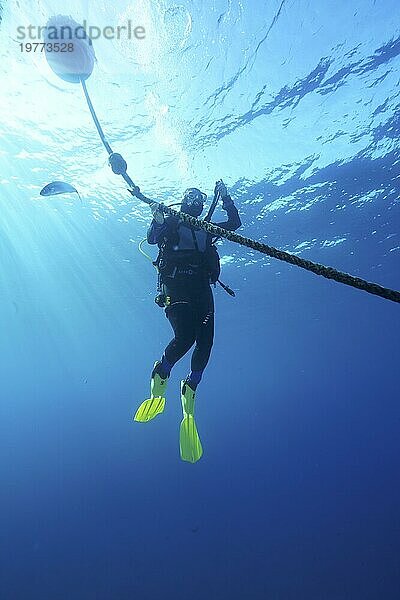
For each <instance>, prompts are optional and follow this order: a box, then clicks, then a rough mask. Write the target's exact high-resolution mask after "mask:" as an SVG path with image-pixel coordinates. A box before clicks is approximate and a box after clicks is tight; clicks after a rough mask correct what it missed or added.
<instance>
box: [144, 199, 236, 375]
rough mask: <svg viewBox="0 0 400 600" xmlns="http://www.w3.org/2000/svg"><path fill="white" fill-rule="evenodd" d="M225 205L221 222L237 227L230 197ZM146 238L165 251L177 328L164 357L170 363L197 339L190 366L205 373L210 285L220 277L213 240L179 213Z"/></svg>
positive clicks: (170, 311)
mask: <svg viewBox="0 0 400 600" xmlns="http://www.w3.org/2000/svg"><path fill="white" fill-rule="evenodd" d="M223 206H224V209H225V210H226V212H227V215H228V220H227V221H225V222H223V223H217V225H218V226H219V227H223V228H225V229H228V230H229V231H235V230H236V229H238V228H239V227H240V225H241V221H240V217H239V214H238V211H237V209H236V207H235V205H234V204H233V202H232V200H231V199H230V197H229V196H228V197H227V198H226V199H225V201H224V205H223ZM147 240H148V242H149V243H150V244H158V246H159V247H160V249H161V261H160V264H159V270H160V276H161V283H162V285H163V288H164V292H165V295H166V296H168V297H169V304H168V306H167V307H166V309H165V313H166V316H167V318H168V320H169V322H170V323H171V326H172V328H173V330H174V338H173V339H172V340H171V342H170V343H169V344H168V346H167V347H166V349H165V353H164V357H165V358H166V361H167V362H168V363H169V364H170V365H171V366H172V365H174V364H175V363H177V362H178V361H179V360H180V359H181V358H182V357H183V356H184V355H185V354H186V353H187V352H188V351H189V350H190V348H191V347H192V346H193V344H194V343H195V344H196V346H195V349H194V351H193V355H192V360H191V370H192V372H200V373H202V371H203V370H204V369H205V367H206V365H207V363H208V360H209V358H210V353H211V348H212V345H213V339H214V298H213V293H212V290H211V286H210V283H215V282H216V281H217V279H218V277H219V260H218V255H217V251H216V249H215V246H214V245H213V244H212V241H213V238H212V236H211V235H210V234H208V233H207V232H205V231H203V230H200V229H197V228H194V227H192V226H190V225H189V224H187V223H184V222H182V221H179V220H178V219H177V218H176V217H167V218H166V219H165V221H164V223H163V224H162V225H160V224H158V223H156V222H155V221H154V220H153V221H152V223H151V225H150V228H149V231H148V233H147ZM200 376H201V375H200Z"/></svg>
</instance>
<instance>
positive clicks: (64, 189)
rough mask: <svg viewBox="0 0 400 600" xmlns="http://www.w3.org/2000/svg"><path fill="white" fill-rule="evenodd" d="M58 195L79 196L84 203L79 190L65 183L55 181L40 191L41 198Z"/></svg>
mask: <svg viewBox="0 0 400 600" xmlns="http://www.w3.org/2000/svg"><path fill="white" fill-rule="evenodd" d="M58 194H78V197H79V200H80V201H81V202H82V199H81V197H80V195H79V192H78V190H77V189H76V188H74V187H73V186H72V185H70V184H69V183H64V182H63V181H53V182H52V183H48V184H47V185H45V186H44V188H43V189H42V190H40V195H41V196H57V195H58Z"/></svg>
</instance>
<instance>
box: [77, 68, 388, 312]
mask: <svg viewBox="0 0 400 600" xmlns="http://www.w3.org/2000/svg"><path fill="white" fill-rule="evenodd" d="M81 84H82V88H83V92H84V94H85V98H86V101H87V103H88V106H89V110H90V113H91V115H92V117H93V121H94V124H95V125H96V129H97V131H98V133H99V136H100V139H101V141H102V143H103V145H104V147H105V149H106V150H107V152H108V156H109V160H110V164H112V169H113V172H114V173H116V174H117V175H121V177H123V178H124V180H125V181H126V183H127V184H128V186H129V190H128V191H129V192H130V193H131V194H132V196H134V197H135V198H137V199H138V200H140V201H141V202H145V203H146V204H149V205H151V204H154V200H150V198H146V196H144V195H143V194H142V193H141V191H140V188H139V187H138V186H137V185H135V184H134V183H133V181H132V179H131V178H130V177H129V175H128V173H127V168H128V166H127V163H126V161H125V159H124V158H123V157H122V156H121V155H120V154H116V153H114V152H113V150H112V148H111V146H110V144H109V143H108V142H107V140H106V138H105V135H104V132H103V130H102V127H101V125H100V122H99V120H98V118H97V115H96V113H95V110H94V108H93V104H92V102H91V99H90V97H89V93H88V91H87V88H86V84H85V81H84V80H83V79H81ZM158 208H159V210H161V211H162V212H163V213H164V214H167V215H171V216H174V217H178V218H179V219H181V220H182V221H185V222H186V223H189V224H190V225H193V226H195V227H199V228H200V229H203V230H204V231H207V232H208V233H210V234H211V235H213V236H217V237H221V238H224V239H226V240H229V241H230V242H234V243H235V244H239V245H241V246H245V247H247V248H251V249H252V250H256V251H257V252H261V253H262V254H266V255H267V256H271V257H272V258H276V259H277V260H281V261H283V262H286V263H289V264H291V265H295V266H296V267H300V268H301V269H305V270H306V271H311V272H312V273H315V274H316V275H320V276H321V277H325V278H326V279H333V280H334V281H337V282H338V283H343V284H344V285H349V286H351V287H354V288H357V289H359V290H363V291H364V292H367V293H368V294H373V295H375V296H380V297H381V298H385V299H386V300H391V301H392V302H398V303H400V292H398V291H396V290H391V289H390V288H385V287H382V286H381V285H378V284H377V283H371V282H369V281H366V280H365V279H360V278H359V277H354V276H353V275H349V274H348V273H343V272H341V271H337V270H336V269H333V268H332V267H326V266H324V265H320V264H318V263H314V262H312V261H310V260H306V259H304V258H300V257H299V256H295V255H294V254H290V253H289V252H284V251H283V250H278V249H277V248H274V247H272V246H267V244H262V243H261V242H257V241H256V240H252V239H250V238H246V237H243V236H242V235H239V234H237V233H235V232H233V231H227V230H226V229H223V228H222V227H218V226H217V225H213V224H212V223H209V222H207V221H206V220H203V221H202V220H199V219H196V218H195V217H191V216H190V215H188V214H186V213H182V212H177V211H176V210H174V209H172V208H170V207H169V206H165V205H164V204H159V205H158Z"/></svg>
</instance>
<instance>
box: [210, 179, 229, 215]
mask: <svg viewBox="0 0 400 600" xmlns="http://www.w3.org/2000/svg"><path fill="white" fill-rule="evenodd" d="M214 194H219V195H220V197H221V198H222V208H223V209H224V210H229V208H230V207H231V206H233V200H232V198H231V197H230V196H229V194H228V190H227V187H226V185H225V183H224V182H223V181H222V179H220V180H219V181H217V183H216V184H215V189H214Z"/></svg>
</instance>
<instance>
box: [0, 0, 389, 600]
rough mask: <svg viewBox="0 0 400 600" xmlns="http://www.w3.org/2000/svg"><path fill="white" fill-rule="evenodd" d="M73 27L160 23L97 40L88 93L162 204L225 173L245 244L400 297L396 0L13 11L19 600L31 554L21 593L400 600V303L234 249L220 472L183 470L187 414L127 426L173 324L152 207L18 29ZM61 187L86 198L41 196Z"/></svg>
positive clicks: (52, 4)
mask: <svg viewBox="0 0 400 600" xmlns="http://www.w3.org/2000/svg"><path fill="white" fill-rule="evenodd" d="M66 11H67V12H68V14H71V15H72V16H73V18H74V19H76V20H78V21H82V20H83V19H86V20H87V21H88V22H89V23H94V24H98V25H101V26H105V25H108V24H110V25H114V26H115V25H117V24H119V25H122V24H124V23H126V21H127V20H128V19H130V20H132V22H133V23H135V24H137V25H141V26H144V27H145V28H146V32H147V35H146V39H145V40H141V41H139V40H137V41H132V42H130V43H128V42H126V41H123V40H119V41H118V40H114V41H111V40H109V41H105V40H98V41H96V42H94V47H95V52H96V56H97V64H96V67H95V71H94V73H93V75H92V77H91V78H90V79H89V81H88V89H89V92H90V94H91V97H92V100H93V102H94V105H95V107H96V110H97V112H98V116H99V118H100V121H101V123H102V124H103V127H104V130H105V133H106V135H107V138H108V139H109V141H110V143H111V145H112V146H113V148H114V150H115V151H118V152H121V153H122V154H123V155H124V156H125V158H126V159H127V161H128V165H129V169H128V170H129V174H130V176H131V177H132V179H133V180H134V181H135V183H137V184H138V185H140V187H141V189H142V191H143V192H144V193H145V194H146V195H148V196H150V197H152V198H154V199H158V200H163V201H172V200H174V201H178V200H179V199H180V197H181V194H182V191H183V190H184V189H185V188H186V187H188V186H191V185H196V186H198V187H200V188H201V189H203V190H205V191H206V192H207V193H208V195H209V197H212V193H213V188H214V183H215V181H216V180H217V179H219V178H221V177H222V178H223V179H224V180H225V181H226V183H227V185H228V186H229V188H230V190H231V192H232V196H233V197H234V199H235V202H236V204H237V206H238V207H239V210H240V214H241V218H242V221H243V228H242V232H243V234H244V235H246V236H248V237H251V238H254V239H259V240H262V241H264V242H266V243H268V244H270V245H273V246H276V247H278V248H281V249H284V250H288V251H290V252H294V253H297V254H299V255H301V256H304V257H305V258H307V259H311V260H315V261H317V262H321V263H324V264H328V265H331V266H333V267H335V268H337V269H340V270H344V271H347V272H351V273H353V274H355V275H357V276H360V277H363V278H366V279H369V280H373V281H376V282H377V283H380V284H382V285H386V286H388V287H392V288H395V289H399V288H400V280H399V272H400V269H399V267H400V259H399V257H400V238H399V235H400V233H399V231H400V230H399V224H400V212H399V191H400V184H399V181H400V144H399V136H400V128H399V123H400V121H399V114H400V112H399V110H400V100H399V94H400V87H399V77H400V75H399V73H400V70H399V65H400V56H399V55H400V29H399V22H400V19H399V18H400V8H399V3H398V2H397V1H394V0H393V1H392V0H385V1H384V2H377V1H366V0H365V1H359V2H351V3H349V2H345V1H344V0H341V1H339V2H338V1H335V2H333V1H330V0H326V1H324V2H323V3H322V2H319V3H312V2H309V1H303V0H299V1H297V2H295V1H294V0H292V1H289V0H283V1H279V0H278V1H273V2H265V3H260V2H256V1H255V0H252V1H251V2H247V3H246V2H237V1H234V0H225V1H222V0H215V1H212V2H208V3H207V4H206V3H205V2H193V1H186V2H184V1H182V2H178V3H174V2H163V1H161V0H154V1H151V2H150V1H149V0H138V1H136V2H124V1H122V0H118V1H117V2H106V1H105V0H98V1H96V2H88V1H86V2H84V1H81V2H77V1H76V0H72V1H71V2H69V3H68V7H67V8H66V7H65V3H64V2H61V1H60V0H51V1H50V0H49V1H47V2H44V1H39V0H33V1H32V2H30V3H24V2H21V1H16V0H10V1H9V2H3V10H2V13H1V14H2V22H1V25H0V55H1V62H0V73H1V82H2V86H1V93H0V114H1V119H0V185H1V188H0V194H1V196H0V202H1V211H2V212H1V220H0V246H1V254H0V256H1V258H0V260H1V272H2V285H1V290H0V307H1V312H0V322H1V330H2V334H1V335H2V339H1V346H0V356H1V361H2V364H1V374H2V377H1V381H2V384H3V387H2V398H3V400H2V405H1V409H0V417H1V425H0V427H1V435H2V439H3V441H4V442H3V444H4V448H3V450H2V451H1V455H2V456H1V461H2V462H1V468H2V473H3V480H4V481H5V489H6V493H5V496H4V500H3V505H4V506H3V510H2V515H3V517H5V523H4V527H3V530H5V531H6V534H7V539H9V540H11V541H10V542H9V547H10V552H7V551H3V559H4V560H3V564H4V565H5V567H4V573H3V574H4V577H5V581H6V589H7V590H9V589H10V590H11V589H13V583H12V582H15V581H16V580H17V579H18V573H19V572H20V570H21V568H22V567H21V565H22V564H24V565H25V568H26V569H27V581H26V582H25V583H24V582H21V581H20V582H19V585H20V587H19V588H18V590H19V591H17V592H16V595H15V598H24V599H25V598H30V597H32V598H36V597H39V596H37V595H29V594H32V593H33V592H32V587H29V581H33V582H34V583H35V584H36V585H37V589H42V590H43V589H45V590H46V594H45V595H46V597H60V598H64V597H65V598H71V597H74V598H80V597H82V598H85V600H86V599H89V598H92V597H93V598H96V599H99V598H100V599H102V598H104V599H106V598H107V599H109V598H111V597H118V598H121V599H122V598H128V597H129V598H130V597H132V596H131V595H130V594H131V593H132V592H135V593H137V594H139V595H138V597H140V598H141V599H147V598H151V599H152V600H153V599H154V598H161V597H166V596H165V595H163V594H165V593H166V594H167V595H168V594H169V596H168V597H175V598H177V600H179V599H180V598H181V597H182V598H183V597H187V595H190V597H191V598H193V599H194V600H197V598H198V599H200V598H205V597H207V598H210V600H213V599H214V598H215V599H217V598H218V600H219V599H220V598H225V597H230V598H236V597H238V598H239V597H240V598H242V597H244V596H246V595H248V597H250V598H253V599H255V600H258V598H260V599H261V598H265V597H266V593H268V592H270V594H271V596H270V597H271V598H282V599H285V600H287V599H290V598H296V600H297V599H298V598H303V597H304V598H306V597H307V598H310V599H313V598H315V599H316V600H317V599H318V600H320V599H321V598H326V599H329V600H331V599H332V600H333V599H336V598H340V600H342V599H344V598H351V599H352V600H354V599H356V600H358V598H360V600H361V599H362V600H367V599H371V600H375V599H376V598H383V597H385V598H386V599H389V600H391V599H392V598H393V599H394V598H397V596H396V595H393V594H394V592H393V590H394V587H395V583H396V582H397V583H398V567H397V571H396V565H395V557H396V555H398V552H397V551H396V549H395V546H396V544H397V545H398V540H397V542H396V538H395V537H394V533H395V531H396V528H395V527H394V525H393V521H394V519H395V513H396V510H397V509H396V506H398V503H399V501H400V498H399V492H398V489H397V487H396V486H397V483H396V482H397V479H398V469H399V464H398V456H399V452H398V451H399V445H398V423H399V418H400V415H399V409H398V406H397V405H398V401H396V402H395V400H396V398H397V399H398V378H397V376H396V373H397V369H398V358H399V354H398V335H399V333H400V331H399V317H398V311H397V306H394V305H390V303H385V302H384V301H383V300H380V299H377V298H370V297H368V296H366V295H365V294H363V293H361V292H356V291H353V290H350V289H347V288H344V287H343V286H340V285H338V284H333V283H331V282H327V281H321V280H320V279H319V278H318V277H315V276H313V275H310V274H307V273H303V272H301V271H299V270H298V269H295V268H291V267H288V266H287V265H282V264H280V263H277V262H276V261H273V260H270V259H268V258H266V257H262V256H260V255H257V254H256V253H253V252H250V251H248V250H246V249H243V248H240V247H237V246H234V245H232V244H229V243H224V244H223V245H221V247H220V252H221V256H222V262H223V264H224V268H223V279H224V280H226V281H227V283H229V285H231V286H232V287H233V288H234V289H235V290H236V291H237V292H238V294H237V298H236V300H235V301H232V300H231V299H230V298H229V297H228V296H226V295H225V294H223V292H222V291H221V290H218V291H217V292H216V300H217V317H218V319H217V336H216V345H215V348H214V353H213V359H212V361H211V363H210V366H209V368H208V371H207V376H206V377H205V381H204V384H203V385H202V388H201V395H200V393H199V397H200V398H201V400H199V411H200V412H199V419H200V423H201V429H202V432H204V433H203V436H204V445H205V448H206V452H205V457H204V460H203V461H202V463H201V464H200V465H199V469H198V470H196V471H191V472H188V470H187V469H183V470H182V465H181V464H180V463H179V461H178V454H177V449H176V429H177V423H178V420H179V403H178V402H176V403H172V402H171V405H170V406H171V408H170V412H169V413H168V414H166V415H165V420H164V422H160V423H157V424H154V427H153V429H146V431H143V430H142V429H140V428H139V429H140V430H138V429H137V428H134V429H132V424H131V423H130V422H129V419H130V415H131V412H132V409H133V406H135V405H136V404H137V401H138V399H142V397H143V394H146V393H147V385H148V384H147V377H148V373H149V370H150V368H151V365H152V362H153V361H154V359H155V358H157V357H158V355H159V354H160V353H161V351H162V349H163V347H164V345H165V343H166V341H167V340H168V338H169V335H170V333H169V329H168V323H167V322H166V319H165V318H164V317H163V315H162V313H161V312H157V309H156V308H155V307H154V305H153V300H152V298H153V295H154V285H155V283H154V272H153V270H152V268H151V265H150V266H149V265H148V264H147V263H146V262H145V261H144V260H142V257H141V256H140V254H139V253H138V251H137V243H138V242H139V240H140V239H142V237H144V235H145V232H146V227H147V225H148V223H149V211H148V208H147V207H146V206H142V205H140V204H139V203H138V202H137V201H132V200H131V198H130V196H129V194H127V192H126V191H125V188H124V185H123V182H122V181H120V180H119V178H118V177H116V176H114V175H113V174H112V173H111V172H110V169H109V167H108V165H107V156H106V153H105V151H104V149H103V147H102V146H101V143H100V140H99V138H98V136H97V132H96V130H95V128H94V125H93V123H92V121H91V118H90V114H89V111H88V109H87V106H86V104H85V101H84V98H83V95H82V93H81V90H80V88H79V86H74V85H72V84H67V83H64V82H62V81H61V80H58V79H56V77H55V76H54V75H53V74H52V72H51V71H50V70H49V68H48V66H47V64H46V62H45V58H44V56H43V55H40V54H37V55H32V54H27V53H21V52H20V49H19V46H18V41H17V40H16V28H17V27H18V26H20V25H25V26H27V25H29V24H39V25H42V24H44V23H45V22H46V21H47V19H48V18H49V17H50V16H52V15H54V14H57V13H65V12H66ZM57 179H60V180H63V181H66V182H69V183H70V184H72V185H74V186H75V187H76V188H77V189H78V190H79V192H80V194H81V196H82V200H83V202H82V204H81V203H80V202H79V199H77V198H76V197H73V196H59V197H54V198H50V199H49V198H41V197H40V196H39V191H40V189H41V188H42V187H43V186H44V185H45V184H46V183H48V182H50V181H53V180H57ZM222 214H223V213H222V212H221V213H220V212H218V217H221V216H222ZM186 368H187V364H186V363H185V365H184V366H182V367H181V366H179V367H178V370H177V377H176V381H175V383H174V384H173V385H174V386H175V387H174V388H173V393H174V394H176V395H177V389H178V388H177V381H178V377H179V376H180V375H182V376H183V375H184V374H185V373H186V371H185V369H186ZM203 399H204V401H203ZM172 413H173V414H172ZM378 456H379V461H380V464H379V465H378V464H377V461H378V458H377V457H378ZM193 473H194V475H193ZM318 482H319V483H318ZM393 482H395V483H393ZM26 498H29V509H27V506H26ZM155 498H156V499H157V502H156V501H155ZM293 498H295V499H296V500H295V501H293ZM378 506H380V507H381V509H380V510H378V508H377V507H378ZM105 515H107V516H105ZM13 527H15V531H16V533H15V535H13ZM4 528H5V529H4ZM82 539H85V540H86V545H85V544H83V545H82ZM60 540H61V542H60ZM182 548H184V549H185V550H184V551H182ZM66 555H68V557H69V561H70V567H71V572H72V574H73V577H72V580H73V581H74V582H75V583H68V581H70V582H71V578H70V577H69V575H68V574H67V569H66V566H65V560H64V559H65V556H66ZM265 557H267V559H266V558H265ZM157 561H158V563H157V564H159V565H160V569H159V571H158V575H157V576H156V575H154V572H153V570H152V568H151V565H154V562H157ZM196 561H197V562H196ZM346 561H347V562H346ZM67 562H68V561H67ZM46 564H50V565H51V568H50V570H49V572H47V574H46V569H45V568H44V565H46ZM107 565H108V567H107ZM179 565H180V566H179ZM194 565H198V566H194ZM178 567H179V571H180V575H177V568H178ZM181 567H182V569H181ZM2 568H3V567H2ZM107 568H108V569H109V570H108V571H107ZM85 573H86V575H85ZM87 573H89V575H87ZM95 573H97V575H96V576H95V575H94V574H95ZM265 573H267V576H266V575H265ZM205 574H207V576H205ZM239 574H240V577H239ZM96 577H98V578H99V582H100V583H99V584H98V587H97V585H96V584H94V583H93V579H96ZM60 581H62V582H64V583H63V584H62V585H61V588H62V592H60V585H59V582H60ZM338 581H339V582H340V581H341V582H343V586H342V587H341V585H340V584H338V583H337V582H338ZM193 582H194V583H195V586H194V589H193V588H192V587H191V585H192V583H193ZM205 582H208V583H207V585H206V583H205ZM243 582H244V583H243ZM379 582H380V583H379ZM178 584H179V585H178ZM177 585H178V587H177ZM210 585H211V586H214V587H213V588H212V589H213V590H214V592H215V593H214V595H213V592H210V587H209V586H210ZM107 586H108V587H107ZM379 586H381V587H379ZM182 590H183V591H182ZM188 590H190V593H189V592H187V591H188ZM181 591H182V593H181ZM325 591H326V593H325ZM184 592H185V593H184ZM186 593H187V595H185V594H186ZM226 594H228V595H226ZM324 594H325V595H324ZM8 597H9V598H13V597H14V596H12V595H9V596H8ZM41 597H44V596H43V594H42V596H41Z"/></svg>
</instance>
